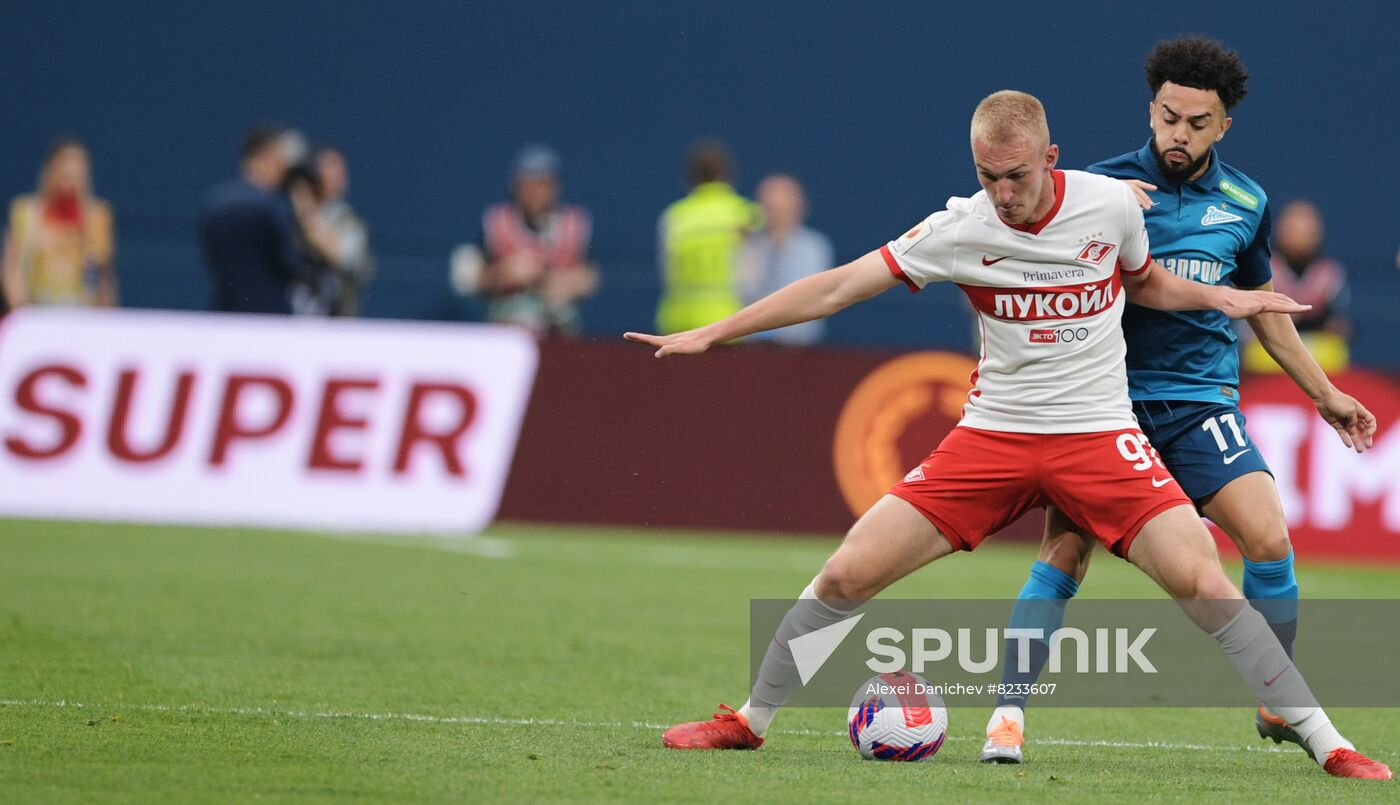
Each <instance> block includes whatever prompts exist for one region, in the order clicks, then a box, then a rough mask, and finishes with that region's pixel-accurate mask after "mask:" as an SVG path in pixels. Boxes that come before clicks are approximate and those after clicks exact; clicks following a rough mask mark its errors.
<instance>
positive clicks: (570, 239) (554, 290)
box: [478, 145, 598, 336]
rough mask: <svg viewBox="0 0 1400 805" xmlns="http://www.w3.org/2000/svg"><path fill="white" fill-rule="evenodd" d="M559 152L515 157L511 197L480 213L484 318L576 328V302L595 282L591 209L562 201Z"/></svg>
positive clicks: (533, 151) (544, 328)
mask: <svg viewBox="0 0 1400 805" xmlns="http://www.w3.org/2000/svg"><path fill="white" fill-rule="evenodd" d="M560 190H561V188H560V185H559V157H558V156H557V155H555V153H554V152H553V151H551V150H550V149H548V148H546V147H544V146H542V145H531V146H527V147H526V148H525V149H524V150H522V151H521V152H520V153H519V154H518V155H517V156H516V158H515V166H514V170H513V172H512V181H511V200H510V202H508V203H504V204H496V205H494V206H491V207H488V208H487V209H486V212H485V213H484V214H483V216H482V222H481V226H482V247H481V250H482V252H483V253H484V255H485V260H486V263H485V267H484V270H483V271H482V273H481V277H480V280H479V285H478V288H479V290H480V291H482V292H483V293H485V294H486V295H487V297H488V299H489V303H488V308H487V317H488V318H489V319H490V320H491V321H494V322H502V323H507V324H516V325H520V326H522V327H527V328H529V329H530V330H532V331H534V332H535V333H536V334H537V335H540V336H546V335H573V334H575V333H577V332H578V329H579V312H578V307H579V301H580V300H582V299H583V298H585V297H587V296H590V295H592V294H593V292H594V291H595V290H597V288H598V271H597V269H596V268H594V266H593V265H592V264H590V263H589V262H588V246H589V240H590V238H591V237H592V232H593V223H592V220H591V219H590V217H589V215H588V211H587V210H585V209H583V208H582V207H576V206H573V205H571V204H561V203H560V202H559V195H560Z"/></svg>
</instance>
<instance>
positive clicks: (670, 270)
mask: <svg viewBox="0 0 1400 805" xmlns="http://www.w3.org/2000/svg"><path fill="white" fill-rule="evenodd" d="M686 174H687V179H688V180H689V182H690V186H691V191H690V194H689V195H687V196H686V197H685V198H683V199H681V200H680V201H677V202H675V203H673V204H672V205H671V206H669V207H667V208H666V211H665V212H663V213H662V214H661V221H660V223H659V225H658V227H657V228H658V238H657V240H658V252H659V261H660V268H661V280H662V286H663V287H662V293H661V304H660V306H659V308H658V309H657V312H656V325H657V327H659V328H660V329H661V332H663V333H675V332H680V331H681V330H689V329H691V328H694V327H703V326H705V325H707V324H710V323H712V322H715V321H718V320H719V319H722V318H724V317H725V316H728V315H729V314H730V313H733V312H734V311H736V310H738V309H739V308H740V307H742V305H743V303H742V301H741V300H740V292H739V278H738V257H739V249H740V246H741V244H742V243H743V239H744V236H745V235H746V234H748V233H749V232H752V231H753V230H755V229H757V228H758V227H759V225H760V224H761V222H762V220H763V214H762V212H761V211H760V210H759V208H758V206H757V205H756V204H754V203H753V202H751V201H749V200H748V199H746V198H744V197H743V196H741V195H739V194H738V193H736V192H735V191H734V188H733V187H731V186H730V184H729V181H730V176H731V168H730V159H729V150H728V149H727V148H725V146H724V145H723V144H722V143H719V142H716V141H713V140H707V141H704V142H701V143H699V144H697V145H696V146H695V147H694V148H693V149H692V150H691V152H690V157H689V160H688V162H687V166H686Z"/></svg>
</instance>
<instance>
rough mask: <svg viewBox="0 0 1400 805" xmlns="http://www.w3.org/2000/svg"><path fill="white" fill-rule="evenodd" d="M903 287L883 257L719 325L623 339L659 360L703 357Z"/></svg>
mask: <svg viewBox="0 0 1400 805" xmlns="http://www.w3.org/2000/svg"><path fill="white" fill-rule="evenodd" d="M898 284H899V280H898V279H897V278H896V277H895V276H894V275H893V274H891V273H890V271H889V269H888V268H886V267H885V261H884V258H882V257H881V256H880V253H879V252H878V251H873V252H870V253H869V254H866V255H865V256H863V257H859V258H857V259H855V260H853V261H851V262H849V263H847V264H845V265H843V266H839V267H837V268H833V269H830V270H828V271H823V272H821V273H820V274H813V275H812V276H810V277H804V278H802V279H800V280H798V281H797V282H794V283H792V284H791V285H788V286H786V287H784V288H781V289H779V290H777V291H775V292H774V293H772V294H769V295H768V296H765V297H764V298H762V299H760V300H758V301H757V302H754V303H753V304H752V305H749V306H748V307H746V308H744V309H743V310H740V311H739V312H737V313H735V314H733V315H731V316H727V317H725V318H723V319H720V320H719V321H717V322H715V323H714V324H711V325H708V326H705V327H699V328H696V329H694V330H686V331H685V332H681V333H675V334H672V335H650V334H648V333H624V334H623V338H626V339H627V340H628V341H636V342H637V343H639V344H647V345H649V346H653V347H656V348H657V350H656V357H658V358H664V357H666V356H667V355H698V354H699V353H701V352H704V351H705V350H707V349H709V348H710V347H712V346H714V345H715V344H722V343H724V342H725V341H733V340H734V339H736V338H743V337H744V336H746V335H752V334H754V333H759V332H763V331H764V330H776V329H777V328H779V327H786V326H788V325H789V324H800V323H801V322H804V321H811V320H813V319H822V318H826V317H827V316H830V315H831V314H833V313H835V312H837V311H838V310H841V309H843V308H846V307H849V306H851V305H853V304H855V303H856V302H861V301H864V300H866V299H869V298H870V297H872V296H875V295H877V294H879V293H881V292H883V291H886V290H889V289H890V288H892V287H894V286H895V285H898Z"/></svg>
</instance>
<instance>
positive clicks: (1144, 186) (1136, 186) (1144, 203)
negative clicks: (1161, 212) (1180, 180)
mask: <svg viewBox="0 0 1400 805" xmlns="http://www.w3.org/2000/svg"><path fill="white" fill-rule="evenodd" d="M1118 181H1120V182H1122V183H1123V184H1125V185H1127V186H1128V189H1129V190H1132V191H1133V195H1134V196H1136V197H1137V203H1138V205H1139V206H1140V207H1142V208H1143V209H1144V210H1150V209H1152V208H1153V207H1154V206H1156V204H1157V202H1155V201H1153V200H1152V197H1151V196H1149V195H1147V193H1148V191H1149V190H1156V189H1157V185H1155V184H1152V183H1150V182H1144V181H1143V180H1141V179H1119V180H1118Z"/></svg>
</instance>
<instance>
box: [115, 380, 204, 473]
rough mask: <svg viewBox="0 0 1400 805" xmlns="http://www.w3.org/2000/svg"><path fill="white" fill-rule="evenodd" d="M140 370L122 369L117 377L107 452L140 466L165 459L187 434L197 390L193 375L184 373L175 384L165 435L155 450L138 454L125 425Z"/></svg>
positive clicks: (129, 413) (129, 414)
mask: <svg viewBox="0 0 1400 805" xmlns="http://www.w3.org/2000/svg"><path fill="white" fill-rule="evenodd" d="M136 377H137V370H135V369H123V370H122V372H121V375H120V376H118V378H117V396H116V399H115V400H114V401H113V403H112V419H111V421H110V422H109V423H108V424H107V449H108V450H110V451H111V453H112V455H113V456H115V457H117V458H118V459H120V460H122V461H129V462H131V463H133V464H140V463H145V462H149V461H157V460H159V459H161V458H164V457H165V456H166V454H168V453H169V452H170V451H171V450H174V449H175V445H177V444H179V443H180V436H181V434H183V433H184V431H185V410H186V409H187V408H189V405H190V392H191V391H192V390H193V389H194V372H190V371H184V372H181V373H180V376H179V378H178V379H177V380H176V381H175V400H174V402H172V403H171V405H170V417H169V419H167V420H166V423H165V435H163V436H162V437H161V439H160V443H159V444H157V445H156V446H155V447H154V448H153V449H151V450H147V451H145V452H138V451H137V450H135V449H134V448H133V447H132V446H131V442H130V441H129V440H128V439H127V437H126V423H127V419H128V418H129V417H130V416H131V398H132V397H133V396H135V394H136Z"/></svg>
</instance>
